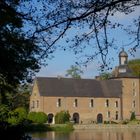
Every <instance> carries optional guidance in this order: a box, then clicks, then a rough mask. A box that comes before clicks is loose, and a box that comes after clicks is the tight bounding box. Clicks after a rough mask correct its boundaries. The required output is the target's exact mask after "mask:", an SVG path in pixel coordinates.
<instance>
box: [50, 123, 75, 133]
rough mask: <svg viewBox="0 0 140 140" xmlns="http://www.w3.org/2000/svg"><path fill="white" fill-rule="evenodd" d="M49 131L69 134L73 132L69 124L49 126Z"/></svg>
mask: <svg viewBox="0 0 140 140" xmlns="http://www.w3.org/2000/svg"><path fill="white" fill-rule="evenodd" d="M50 129H51V131H63V132H69V131H72V130H74V128H73V125H72V124H71V123H67V124H55V125H52V126H50Z"/></svg>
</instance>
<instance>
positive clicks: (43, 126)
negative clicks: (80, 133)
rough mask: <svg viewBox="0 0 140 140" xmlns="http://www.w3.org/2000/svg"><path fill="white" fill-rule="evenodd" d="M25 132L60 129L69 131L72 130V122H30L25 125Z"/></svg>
mask: <svg viewBox="0 0 140 140" xmlns="http://www.w3.org/2000/svg"><path fill="white" fill-rule="evenodd" d="M25 130H26V132H44V131H61V132H69V131H72V130H74V128H73V125H72V124H54V125H47V124H30V125H28V126H26V127H25Z"/></svg>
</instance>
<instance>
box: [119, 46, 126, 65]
mask: <svg viewBox="0 0 140 140" xmlns="http://www.w3.org/2000/svg"><path fill="white" fill-rule="evenodd" d="M127 62H128V54H127V53H126V52H125V51H124V48H122V51H121V52H120V53H119V65H126V64H127Z"/></svg>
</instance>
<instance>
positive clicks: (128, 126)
mask: <svg viewBox="0 0 140 140" xmlns="http://www.w3.org/2000/svg"><path fill="white" fill-rule="evenodd" d="M73 128H74V130H95V129H96V130H99V129H139V130H140V124H76V125H73Z"/></svg>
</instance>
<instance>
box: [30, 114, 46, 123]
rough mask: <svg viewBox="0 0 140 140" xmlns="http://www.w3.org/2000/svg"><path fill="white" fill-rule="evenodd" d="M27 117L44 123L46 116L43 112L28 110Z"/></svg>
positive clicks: (35, 121)
mask: <svg viewBox="0 0 140 140" xmlns="http://www.w3.org/2000/svg"><path fill="white" fill-rule="evenodd" d="M28 119H29V120H31V121H32V122H33V123H46V122H47V119H48V117H47V115H46V114H45V113H43V112H30V113H29V114H28Z"/></svg>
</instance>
